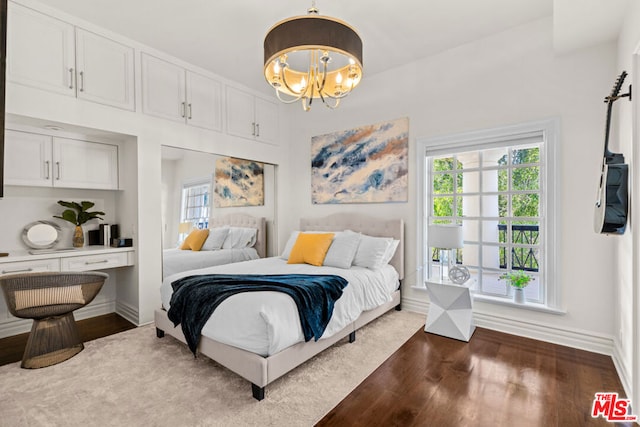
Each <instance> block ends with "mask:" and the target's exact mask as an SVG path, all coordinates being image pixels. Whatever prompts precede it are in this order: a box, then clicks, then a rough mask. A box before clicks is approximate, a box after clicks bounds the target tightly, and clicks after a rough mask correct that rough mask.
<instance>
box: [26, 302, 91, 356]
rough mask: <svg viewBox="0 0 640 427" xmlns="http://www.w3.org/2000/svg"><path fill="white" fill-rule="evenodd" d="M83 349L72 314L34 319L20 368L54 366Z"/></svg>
mask: <svg viewBox="0 0 640 427" xmlns="http://www.w3.org/2000/svg"><path fill="white" fill-rule="evenodd" d="M83 348H84V345H83V344H82V341H81V340H80V334H79V333H78V328H77V326H76V321H75V319H74V318H73V313H67V314H64V315H62V316H54V317H48V318H46V319H34V320H33V326H32V327H31V333H30V334H29V339H28V340H27V346H26V348H25V350H24V355H23V356H22V364H21V365H20V366H21V367H22V368H25V369H37V368H44V367H47V366H51V365H55V364H57V363H60V362H64V361H65V360H68V359H70V358H72V357H73V356H75V355H76V354H78V353H80V352H81V351H82V349H83Z"/></svg>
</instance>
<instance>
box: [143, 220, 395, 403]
mask: <svg viewBox="0 0 640 427" xmlns="http://www.w3.org/2000/svg"><path fill="white" fill-rule="evenodd" d="M300 229H301V230H302V231H313V230H315V231H338V230H345V229H349V230H353V231H356V232H361V233H363V234H367V235H370V236H375V237H393V238H394V239H398V240H400V244H399V245H398V249H397V251H396V254H395V255H394V257H393V259H392V260H391V262H390V264H391V265H393V266H394V267H395V268H396V270H397V271H398V273H399V275H400V280H401V281H402V279H403V278H404V221H403V220H402V219H395V220H379V219H375V218H371V217H366V216H362V215H355V214H336V215H331V216H328V217H326V218H317V219H306V218H303V219H301V220H300ZM401 283H402V282H401ZM393 308H395V309H396V310H400V288H398V290H396V291H395V292H394V293H393V296H392V300H391V301H390V302H388V303H386V304H384V305H382V306H380V307H377V308H375V309H373V310H369V311H366V312H364V313H362V314H361V315H360V317H358V318H357V319H356V320H355V321H354V322H352V323H351V324H349V325H347V326H346V327H345V328H344V329H342V330H341V331H340V332H338V333H337V334H335V335H333V336H332V337H330V338H327V339H321V340H318V341H308V342H302V343H298V344H295V345H292V346H291V347H288V348H286V349H284V350H282V351H280V352H278V353H276V354H273V355H271V356H268V357H264V356H260V355H258V354H255V353H251V352H249V351H246V350H242V349H239V348H237V347H233V346H230V345H226V344H222V343H220V342H217V341H215V340H212V339H210V338H207V337H205V336H202V337H201V339H200V343H199V345H198V351H199V352H200V353H202V354H204V355H205V356H207V357H209V358H211V359H213V360H215V361H216V362H218V363H219V364H221V365H222V366H224V367H226V368H227V369H230V370H231V371H233V372H235V373H236V374H238V375H240V376H241V377H243V378H245V379H247V380H248V381H250V382H251V389H252V392H253V397H254V398H255V399H257V400H262V399H264V394H265V387H266V386H267V385H268V384H269V383H271V382H273V381H274V380H276V379H277V378H279V377H281V376H282V375H284V374H286V373H287V372H289V371H291V370H292V369H294V368H295V367H296V366H298V365H300V364H302V363H304V362H305V361H307V360H309V359H311V358H312V357H313V356H315V355H316V354H318V353H320V352H322V351H323V350H325V349H326V348H328V347H330V346H332V345H333V344H335V343H336V342H338V341H340V340H341V339H343V338H345V337H347V336H348V337H349V342H353V341H355V337H356V330H358V329H359V328H361V327H362V326H364V325H366V324H367V323H369V322H370V321H372V320H374V319H375V318H377V317H379V316H381V315H382V314H384V313H386V312H387V311H389V310H391V309H393ZM155 324H156V334H157V336H158V338H162V337H164V335H165V332H166V333H168V334H169V335H171V336H173V337H174V338H176V339H178V340H180V341H182V342H183V343H186V340H185V337H184V335H183V334H182V328H175V327H174V326H173V323H172V322H171V321H170V320H169V319H168V317H167V312H166V311H165V310H164V309H157V310H156V311H155Z"/></svg>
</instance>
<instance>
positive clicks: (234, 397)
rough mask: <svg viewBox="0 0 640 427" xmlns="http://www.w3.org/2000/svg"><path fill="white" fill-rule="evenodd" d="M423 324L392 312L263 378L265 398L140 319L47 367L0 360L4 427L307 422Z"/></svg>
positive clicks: (409, 315) (1, 423)
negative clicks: (271, 377)
mask: <svg viewBox="0 0 640 427" xmlns="http://www.w3.org/2000/svg"><path fill="white" fill-rule="evenodd" d="M423 324H424V316H422V315H420V314H416V313H410V312H406V311H400V312H398V311H395V310H393V311H390V312H389V313H387V314H385V315H384V316H382V317H380V318H379V319H377V320H375V321H373V322H372V323H370V324H368V325H367V326H365V327H364V328H362V329H361V330H359V331H358V332H357V336H356V341H355V342H354V343H352V344H349V343H348V342H347V339H346V338H345V339H344V340H342V341H340V342H338V343H337V344H336V345H334V346H333V347H331V348H329V349H327V350H325V351H324V352H323V353H321V354H320V355H318V356H316V357H315V358H313V359H311V360H310V361H308V362H307V363H305V364H303V365H301V366H299V367H298V368H296V369H295V370H293V371H291V372H289V373H288V374H286V375H285V376H284V377H281V378H280V379H278V380H276V381H275V382H274V383H272V384H270V385H269V386H267V388H266V397H265V399H264V400H263V401H261V402H258V401H257V400H255V399H253V397H252V396H251V385H250V383H249V382H248V381H246V380H245V379H243V378H241V377H239V376H237V375H236V374H234V373H232V372H230V371H228V370H227V369H225V368H223V367H221V366H220V365H218V364H217V363H215V362H213V361H212V360H210V359H208V358H207V357H205V356H198V358H194V357H193V355H192V354H191V353H190V352H189V350H188V348H187V347H186V345H183V344H181V343H180V342H178V341H177V340H175V339H174V338H172V337H170V336H168V335H167V336H165V338H162V339H158V338H156V336H155V327H154V326H153V325H148V326H143V327H140V328H137V329H134V330H130V331H126V332H122V333H119V334H116V335H112V336H109V337H106V338H102V339H99V340H95V341H90V342H87V343H86V344H85V349H84V351H82V352H81V353H79V354H78V355H77V356H75V357H73V358H71V359H69V360H67V361H65V362H63V363H60V364H58V365H54V366H51V367H48V368H43V369H36V370H27V369H21V368H20V364H19V363H14V364H11V365H5V366H2V367H0V426H12V427H17V426H96V425H99V426H245V425H256V426H257V425H260V426H310V425H313V424H314V423H315V422H317V421H318V420H320V419H321V418H322V417H323V416H324V415H325V414H326V413H327V412H329V411H330V410H331V409H332V408H333V407H334V406H335V405H336V404H338V403H339V402H340V401H341V400H342V399H343V398H344V397H345V396H346V395H348V394H349V393H350V392H351V391H352V390H353V389H354V388H355V387H356V386H357V385H358V384H359V383H360V382H362V381H363V380H364V379H365V378H366V377H367V376H368V375H369V374H370V373H371V372H373V371H374V370H375V369H376V368H377V367H378V366H379V365H380V364H382V362H384V360H386V359H387V358H388V357H389V356H390V355H391V354H393V352H394V351H395V350H397V349H398V348H399V347H400V346H401V345H402V344H403V343H404V342H405V341H407V339H409V337H411V336H412V335H413V334H414V333H415V332H416V331H417V330H418V328H419V327H420V326H421V325H423Z"/></svg>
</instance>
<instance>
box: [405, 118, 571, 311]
mask: <svg viewBox="0 0 640 427" xmlns="http://www.w3.org/2000/svg"><path fill="white" fill-rule="evenodd" d="M540 131H542V132H543V134H544V140H545V144H544V146H545V149H544V150H542V151H543V152H542V153H541V156H542V157H543V161H544V165H545V168H546V173H545V174H543V176H541V177H540V179H541V180H544V183H543V184H544V187H543V188H545V189H546V194H545V200H546V203H547V207H546V214H545V217H546V218H545V222H546V224H547V226H546V227H545V235H544V241H545V242H546V245H545V250H544V256H545V261H544V262H545V265H546V277H545V283H546V289H545V292H544V298H545V301H544V304H543V305H542V306H541V305H536V306H534V305H532V304H524V305H520V304H513V306H516V307H521V308H528V309H534V310H536V309H537V310H540V309H542V310H543V311H547V310H545V308H546V309H548V311H550V312H554V313H556V312H557V313H564V310H563V309H562V308H561V307H562V301H561V294H562V292H561V284H560V271H559V269H558V266H560V265H561V264H562V262H561V260H560V256H561V253H562V252H561V250H560V239H559V236H560V220H561V218H562V216H561V212H560V206H561V205H560V200H561V185H560V184H561V183H560V180H559V178H560V174H559V173H558V165H559V164H560V163H561V162H560V149H559V141H560V119H558V118H551V119H545V120H539V121H532V122H526V123H520V124H516V125H509V126H503V127H497V128H491V129H483V130H478V131H471V132H462V133H458V134H451V135H446V136H440V137H434V138H417V140H416V143H417V150H416V151H417V156H416V160H417V165H416V166H417V169H416V170H417V172H418V173H417V174H416V176H417V181H418V182H417V183H416V184H417V187H416V188H417V190H418V191H417V193H418V194H417V198H418V203H417V215H416V216H417V224H416V225H417V227H416V231H417V234H418V235H417V239H416V245H417V247H416V258H417V259H416V265H417V266H418V268H417V270H418V272H417V273H418V277H420V281H422V277H423V269H424V265H425V262H426V261H425V254H424V250H423V248H424V244H425V242H424V236H425V231H426V227H427V216H428V213H427V212H426V211H425V201H426V199H425V191H426V188H425V183H426V178H427V176H426V173H427V168H426V167H425V158H426V155H427V150H429V151H432V150H443V151H447V150H459V149H461V148H462V147H470V148H471V147H472V148H473V149H480V148H482V149H484V148H490V147H491V143H492V142H496V141H501V140H505V139H508V138H513V137H514V136H515V135H526V134H528V133H531V132H540ZM417 285H418V287H420V284H417ZM477 299H479V300H482V301H487V302H496V303H497V301H496V300H495V299H491V298H485V297H484V296H480V295H478V296H477ZM499 303H500V304H508V301H507V300H504V301H500V302H499Z"/></svg>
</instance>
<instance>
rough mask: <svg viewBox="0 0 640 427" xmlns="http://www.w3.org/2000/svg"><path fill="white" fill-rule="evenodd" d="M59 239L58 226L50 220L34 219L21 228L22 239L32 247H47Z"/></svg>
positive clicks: (53, 244) (50, 246)
mask: <svg viewBox="0 0 640 427" xmlns="http://www.w3.org/2000/svg"><path fill="white" fill-rule="evenodd" d="M59 239H60V226H58V224H56V223H54V222H50V221H35V222H32V223H30V224H27V225H26V226H25V227H24V229H23V230H22V240H23V241H24V243H25V244H26V245H27V246H28V247H30V248H32V249H49V248H52V247H54V246H55V245H56V244H57V243H58V241H59Z"/></svg>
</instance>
